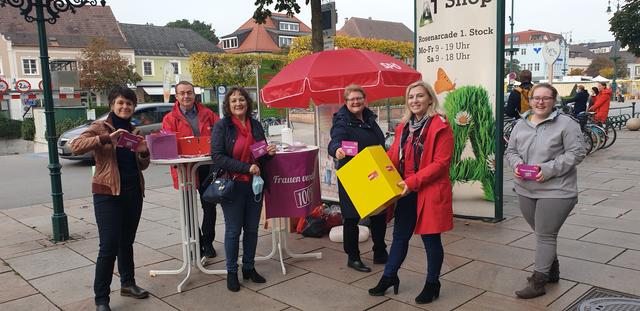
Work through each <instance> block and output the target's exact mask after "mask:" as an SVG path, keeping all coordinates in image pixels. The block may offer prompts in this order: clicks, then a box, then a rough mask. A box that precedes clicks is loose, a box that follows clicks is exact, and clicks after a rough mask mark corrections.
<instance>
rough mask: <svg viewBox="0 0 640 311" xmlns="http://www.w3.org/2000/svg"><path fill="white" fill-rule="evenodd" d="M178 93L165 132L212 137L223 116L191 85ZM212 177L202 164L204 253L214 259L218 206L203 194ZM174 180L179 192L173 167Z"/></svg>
mask: <svg viewBox="0 0 640 311" xmlns="http://www.w3.org/2000/svg"><path fill="white" fill-rule="evenodd" d="M175 91H176V102H175V105H174V106H173V110H172V111H171V112H169V113H167V115H165V116H164V119H162V129H164V130H165V131H169V132H174V133H176V137H177V138H181V137H189V136H211V129H212V128H213V124H214V123H216V122H217V121H218V120H220V117H218V115H217V114H215V113H214V112H213V111H211V109H209V108H207V107H205V106H204V105H203V104H202V103H199V102H197V101H196V94H195V91H194V87H193V84H191V82H188V81H180V82H179V83H178V84H176V86H175ZM208 174H209V165H202V166H200V167H199V168H198V181H199V185H198V192H199V193H200V202H201V203H202V209H203V217H202V230H201V232H200V251H201V255H202V256H204V257H207V258H213V257H216V250H215V249H214V248H213V240H214V238H215V234H216V231H215V225H216V205H215V204H212V203H209V202H206V201H204V200H203V199H202V193H203V192H204V190H205V189H207V188H206V187H207V183H206V179H207V176H208ZM171 177H173V187H174V188H176V189H178V174H177V172H176V169H175V168H173V167H171Z"/></svg>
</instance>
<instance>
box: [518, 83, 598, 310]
mask: <svg viewBox="0 0 640 311" xmlns="http://www.w3.org/2000/svg"><path fill="white" fill-rule="evenodd" d="M531 91H532V97H531V99H530V103H531V106H532V109H531V111H529V112H527V113H526V114H525V115H524V116H523V122H518V123H517V124H516V126H515V127H514V128H513V131H512V132H511V136H510V138H509V145H508V147H507V150H506V158H507V160H508V163H509V165H510V166H511V168H512V169H513V171H514V175H515V177H516V178H515V179H514V184H515V192H516V193H517V194H518V200H519V202H520V210H521V211H522V216H523V217H524V219H525V220H526V221H527V223H528V224H529V226H531V229H533V231H534V233H535V235H536V255H535V256H536V257H535V268H534V270H533V274H532V275H531V277H529V278H527V280H528V285H527V286H526V287H525V288H524V289H522V290H519V291H517V292H516V295H517V296H518V297H520V298H523V299H529V298H535V297H538V296H542V295H544V294H545V293H546V291H545V285H546V284H547V283H557V282H558V280H559V279H560V263H559V262H558V257H557V244H558V241H557V238H558V231H560V227H561V226H562V224H563V223H564V221H565V220H566V219H567V217H568V216H569V213H570V212H571V210H572V209H573V208H574V206H575V205H576V203H577V202H578V174H577V170H576V166H577V165H578V164H579V163H580V162H581V161H582V159H584V157H585V155H586V154H585V149H584V146H583V145H582V143H581V142H582V132H581V130H580V126H579V125H578V124H577V123H576V122H575V121H573V119H572V118H570V117H569V116H567V115H564V114H561V113H559V111H558V110H555V109H554V104H555V100H556V96H557V94H558V91H557V90H556V89H555V88H554V87H553V86H551V85H550V84H548V83H540V84H537V85H536V86H534V87H533V88H532V89H531ZM522 165H529V166H533V167H535V171H537V173H536V175H535V176H534V177H532V178H525V177H524V176H525V175H524V172H521V169H523V166H522Z"/></svg>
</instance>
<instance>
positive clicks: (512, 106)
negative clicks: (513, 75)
mask: <svg viewBox="0 0 640 311" xmlns="http://www.w3.org/2000/svg"><path fill="white" fill-rule="evenodd" d="M519 81H520V85H519V86H518V87H515V88H513V91H511V93H510V94H509V99H507V106H506V108H505V110H504V113H505V115H507V116H509V117H512V118H516V119H519V118H520V115H521V114H522V113H524V112H525V111H527V110H529V93H530V92H531V87H533V84H532V83H531V71H529V70H523V71H521V72H520V79H519Z"/></svg>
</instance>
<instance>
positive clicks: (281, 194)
mask: <svg viewBox="0 0 640 311" xmlns="http://www.w3.org/2000/svg"><path fill="white" fill-rule="evenodd" d="M263 170H264V172H265V177H266V178H265V190H264V200H265V208H266V212H267V218H276V217H304V216H306V215H308V214H309V213H310V212H311V210H312V209H313V208H314V207H316V206H318V205H320V204H322V202H321V200H320V179H319V176H318V148H317V147H308V148H304V149H300V150H297V151H291V152H278V153H277V154H276V155H275V156H274V157H273V158H272V159H271V160H269V161H267V162H266V163H265V167H264V168H263Z"/></svg>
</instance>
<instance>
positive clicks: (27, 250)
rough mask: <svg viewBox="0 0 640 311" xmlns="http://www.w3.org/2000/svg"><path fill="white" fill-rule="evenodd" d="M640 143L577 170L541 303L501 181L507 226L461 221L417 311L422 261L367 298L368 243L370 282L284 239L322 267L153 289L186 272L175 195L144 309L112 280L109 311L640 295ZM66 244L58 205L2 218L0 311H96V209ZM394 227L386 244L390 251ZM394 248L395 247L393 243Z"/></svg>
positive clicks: (162, 214)
mask: <svg viewBox="0 0 640 311" xmlns="http://www.w3.org/2000/svg"><path fill="white" fill-rule="evenodd" d="M639 142H640V132H630V131H626V130H622V131H620V132H618V140H617V141H616V143H615V144H614V145H613V146H612V147H611V148H609V149H607V150H601V151H598V152H596V153H595V154H593V155H590V156H589V157H588V158H587V159H586V160H585V161H584V162H583V163H582V164H581V165H580V166H579V183H578V185H579V189H580V196H579V204H578V205H577V206H576V208H575V209H574V210H573V212H572V213H571V215H570V217H569V218H568V219H567V222H566V224H565V225H564V226H563V228H562V230H561V231H560V234H559V239H558V240H559V246H558V254H559V256H560V271H561V280H560V282H559V283H558V284H553V285H549V286H548V293H547V295H544V296H542V297H539V298H536V299H532V300H528V301H524V300H520V299H517V298H515V296H514V293H513V292H514V290H516V289H520V288H521V287H523V286H524V285H525V284H526V280H525V278H526V276H527V275H529V274H530V271H531V269H532V266H533V260H534V258H533V256H534V251H533V250H534V248H535V236H534V235H533V233H532V231H531V228H529V226H528V225H527V224H526V222H525V221H524V219H523V218H522V216H521V214H520V211H519V209H518V205H517V198H516V196H515V194H514V193H513V191H512V190H511V187H512V186H513V178H512V177H511V176H512V174H511V172H509V170H506V171H505V183H504V184H505V186H504V190H505V198H504V202H505V207H504V214H505V219H504V220H503V221H501V222H498V223H487V222H482V221H474V220H467V219H456V220H455V229H454V230H452V231H450V232H447V233H446V234H444V235H443V242H444V244H445V253H446V255H445V264H444V267H443V275H442V278H441V280H442V290H441V295H440V298H439V299H438V300H436V301H435V302H434V303H432V304H427V305H416V304H415V303H414V302H413V299H414V297H415V296H416V295H417V294H418V293H419V292H420V290H421V288H422V285H423V284H424V283H423V282H424V280H425V261H426V256H425V254H424V251H423V246H422V243H421V241H420V239H418V238H417V237H414V238H413V239H412V240H411V243H410V245H411V246H410V251H409V255H408V258H407V259H406V261H405V264H404V265H403V267H402V269H401V270H400V272H399V277H400V292H399V294H398V295H394V294H393V293H392V292H391V291H388V293H387V294H386V295H385V296H381V297H371V296H369V295H368V294H367V289H368V288H370V287H373V286H374V285H375V284H376V282H377V281H378V279H379V278H380V276H381V274H382V269H383V266H382V265H373V264H372V262H371V261H372V259H371V258H372V254H371V245H372V244H371V241H370V240H369V241H367V242H365V243H362V244H361V245H360V249H361V251H362V252H363V256H362V257H363V260H364V261H365V262H367V263H369V264H371V265H372V267H373V271H372V272H371V273H360V272H356V271H354V270H351V269H348V268H347V267H346V256H345V255H344V253H343V252H342V245H341V244H337V243H333V242H331V241H329V240H328V238H326V237H325V238H322V239H312V238H303V237H301V236H299V235H297V234H292V235H291V236H290V237H289V242H288V243H289V245H290V248H291V249H292V250H293V251H296V252H318V251H319V252H322V253H323V258H322V259H321V260H315V259H294V258H288V257H287V258H285V267H286V269H287V274H286V275H283V274H282V271H281V266H280V263H279V262H278V261H276V260H273V259H271V260H267V261H259V262H257V263H256V269H257V270H258V271H260V272H261V273H262V274H263V275H264V276H265V277H266V278H267V283H266V284H253V283H246V282H243V281H242V282H241V284H242V289H241V290H240V292H238V293H231V292H229V291H227V289H226V282H225V279H224V276H216V275H207V274H204V273H200V272H199V271H194V272H192V277H191V279H190V281H189V282H188V283H187V284H186V286H185V288H184V289H183V291H182V292H181V293H178V292H177V289H176V285H177V284H178V283H179V282H180V281H181V280H182V277H181V276H168V275H161V276H156V277H150V276H149V274H148V271H149V270H151V269H174V268H178V267H179V266H180V265H181V256H182V252H181V248H180V245H179V243H180V231H179V224H178V220H177V218H178V215H179V213H178V198H177V192H176V191H175V190H173V189H172V188H170V187H167V188H156V189H148V190H147V195H146V197H145V204H144V208H143V213H142V220H141V223H140V227H139V230H138V235H137V238H136V243H135V245H134V248H135V262H136V275H137V281H138V284H139V285H141V286H143V287H145V288H147V289H148V290H149V291H150V292H151V297H150V298H149V299H147V300H142V301H139V300H133V299H130V298H125V297H120V296H119V295H118V293H117V290H118V289H119V284H118V281H117V280H118V278H117V269H116V271H114V274H116V276H115V277H114V281H113V284H112V287H111V288H112V290H113V291H114V293H113V294H112V303H111V306H112V308H113V309H114V310H223V309H225V310H226V309H243V310H252V309H255V310H327V309H334V310H545V309H547V310H562V309H564V308H565V307H566V306H568V305H570V304H571V303H572V302H573V301H574V300H575V299H577V298H578V297H580V296H581V295H582V294H584V293H585V292H587V291H588V290H590V289H591V288H592V287H594V286H598V287H604V288H607V289H611V290H616V291H620V292H624V293H629V294H634V295H640V225H639V224H638V222H639V221H640V204H638V201H639V200H640V191H639V190H640V143H639ZM65 208H66V212H67V216H68V218H69V224H70V233H71V239H70V240H69V241H67V242H64V243H57V244H56V243H52V242H51V241H50V238H51V225H50V215H51V214H52V209H51V203H43V204H36V205H33V206H25V207H15V208H12V209H6V210H1V211H0V310H30V311H33V310H92V309H93V308H94V306H93V298H92V297H93V292H92V281H93V272H94V269H95V266H94V265H95V260H96V255H97V250H98V239H97V238H96V237H97V230H96V226H95V220H94V217H93V206H92V203H91V198H90V197H87V198H83V199H75V200H68V201H65ZM218 215H219V216H218V224H217V225H216V232H217V234H216V242H215V247H216V250H217V251H218V257H217V258H215V259H213V260H210V261H209V262H208V263H207V264H208V266H209V267H210V268H213V269H220V268H224V249H223V244H222V242H223V235H224V223H223V217H222V212H221V210H218ZM392 230H393V228H392V227H389V229H388V232H387V239H388V240H389V241H390V240H391V232H392ZM270 243H271V237H270V234H269V231H267V230H264V229H261V230H260V238H259V244H258V250H257V252H258V254H259V255H266V254H268V252H269V251H270V250H271V246H270ZM389 244H390V243H389Z"/></svg>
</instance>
